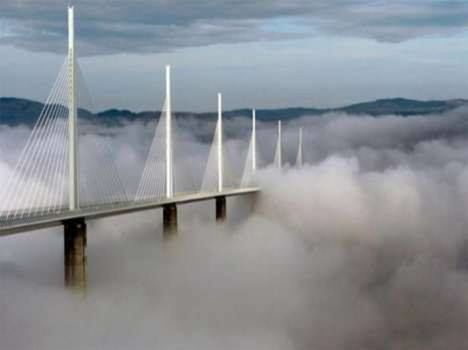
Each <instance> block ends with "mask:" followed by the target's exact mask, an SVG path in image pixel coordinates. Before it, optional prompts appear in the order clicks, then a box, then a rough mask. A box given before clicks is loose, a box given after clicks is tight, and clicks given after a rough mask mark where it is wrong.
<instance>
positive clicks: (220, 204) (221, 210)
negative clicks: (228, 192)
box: [216, 196, 226, 222]
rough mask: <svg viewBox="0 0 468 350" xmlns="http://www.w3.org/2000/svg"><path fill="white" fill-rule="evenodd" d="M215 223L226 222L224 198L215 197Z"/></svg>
mask: <svg viewBox="0 0 468 350" xmlns="http://www.w3.org/2000/svg"><path fill="white" fill-rule="evenodd" d="M216 221H217V222H224V221H226V197H224V196H221V197H216Z"/></svg>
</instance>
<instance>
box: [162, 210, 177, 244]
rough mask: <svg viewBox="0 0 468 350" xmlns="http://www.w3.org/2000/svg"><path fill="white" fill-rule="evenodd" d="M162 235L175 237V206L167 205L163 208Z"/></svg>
mask: <svg viewBox="0 0 468 350" xmlns="http://www.w3.org/2000/svg"><path fill="white" fill-rule="evenodd" d="M163 235H164V238H171V237H173V236H175V235H177V206H176V205H175V204H167V205H165V206H164V207H163Z"/></svg>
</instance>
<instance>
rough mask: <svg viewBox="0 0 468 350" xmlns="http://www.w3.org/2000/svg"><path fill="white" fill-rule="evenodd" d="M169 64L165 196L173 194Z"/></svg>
mask: <svg viewBox="0 0 468 350" xmlns="http://www.w3.org/2000/svg"><path fill="white" fill-rule="evenodd" d="M171 103H172V102H171V66H169V65H168V66H166V197H167V198H172V197H173V196H174V181H173V180H174V174H173V151H172V147H173V143H172V106H171Z"/></svg>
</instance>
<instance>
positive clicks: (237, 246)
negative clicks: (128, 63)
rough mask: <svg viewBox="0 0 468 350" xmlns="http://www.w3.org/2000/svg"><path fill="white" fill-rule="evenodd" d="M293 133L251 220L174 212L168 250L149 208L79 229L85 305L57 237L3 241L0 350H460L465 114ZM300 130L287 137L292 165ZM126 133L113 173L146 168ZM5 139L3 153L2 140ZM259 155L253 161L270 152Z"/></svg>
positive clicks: (335, 123) (234, 212) (467, 315)
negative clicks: (298, 156) (300, 145)
mask: <svg viewBox="0 0 468 350" xmlns="http://www.w3.org/2000/svg"><path fill="white" fill-rule="evenodd" d="M300 123H301V125H303V126H304V127H305V128H306V132H307V138H306V145H305V153H306V160H307V161H308V164H307V165H306V166H305V167H304V168H302V169H295V168H294V167H293V166H290V167H288V166H287V167H286V169H285V170H284V171H283V172H281V173H279V172H278V171H277V170H276V169H273V168H266V169H263V170H261V171H260V173H259V179H258V181H259V182H260V185H261V187H262V194H261V196H260V197H259V198H258V200H257V201H256V203H255V212H254V213H253V215H249V208H250V205H251V204H252V203H251V202H250V201H249V200H248V199H245V198H244V199H238V200H230V201H229V209H228V210H229V216H230V217H231V219H230V221H229V222H228V224H226V225H225V226H216V225H215V224H214V223H213V222H212V221H213V219H212V216H213V214H214V213H213V211H214V208H213V206H214V204H213V203H205V204H202V205H189V206H187V207H182V208H181V213H180V217H181V220H182V223H181V232H180V236H179V237H178V238H177V239H175V240H172V241H170V242H163V241H162V239H161V233H160V219H159V218H160V216H161V213H160V212H157V211H155V212H148V213H141V214H135V215H132V216H125V217H119V218H115V219H109V220H102V221H96V222H92V223H90V226H89V256H88V261H89V274H90V276H89V277H90V281H89V285H90V288H89V291H88V295H87V298H86V299H84V300H79V298H76V297H75V296H73V295H70V294H69V293H67V292H66V291H64V290H63V288H62V270H61V269H62V259H63V258H62V237H61V235H60V234H59V231H56V232H43V233H31V234H27V235H21V236H15V237H9V238H4V239H2V240H1V241H0V324H1V325H2V327H0V342H1V344H2V346H4V347H5V348H8V349H25V348H31V347H35V348H44V349H45V348H47V349H55V348H63V347H67V348H69V349H83V348H99V349H128V348H135V349H150V348H174V349H198V348H205V349H217V348H220V347H223V348H226V349H238V348H245V349H311V348H312V349H323V350H338V349H356V350H358V349H389V348H392V349H425V350H426V349H430V350H436V349H437V350H438V349H447V348H461V347H463V346H464V344H465V343H466V342H467V341H468V337H467V336H466V329H467V327H468V245H467V242H466V241H467V237H466V232H467V231H468V219H467V215H466V213H468V143H467V142H466V141H465V139H466V137H467V136H468V135H467V134H468V127H467V125H466V122H465V117H464V112H463V111H457V112H455V113H451V114H447V115H444V116H433V117H412V118H401V117H396V116H388V117H384V118H371V117H364V116H361V117H358V116H346V115H330V116H327V117H322V118H304V120H302V121H300ZM298 125H299V122H297V123H296V122H292V123H290V124H288V125H287V126H286V128H285V142H286V145H285V148H286V155H287V160H288V161H289V162H290V163H293V160H294V156H295V149H296V147H297V145H296V141H295V140H294V136H295V135H296V131H297V128H296V127H297V126H298ZM232 127H233V128H234V125H233V126H232ZM126 128H128V129H125V130H124V129H122V130H117V131H115V132H114V133H112V136H110V137H111V138H110V140H111V141H110V142H112V143H113V145H114V146H113V147H112V149H113V150H114V151H115V154H117V156H116V159H117V161H116V162H117V164H118V166H119V167H120V168H121V169H128V172H131V171H130V170H131V169H132V168H131V167H130V166H128V165H127V164H129V163H128V162H130V161H131V159H134V163H130V164H134V165H135V166H136V165H138V166H140V167H141V166H142V164H141V162H142V160H141V159H143V158H144V157H143V156H141V155H140V152H139V151H135V150H136V149H145V145H142V143H144V142H143V141H141V140H144V137H140V136H141V135H142V134H140V132H141V131H142V130H144V128H143V129H141V130H140V129H139V126H138V125H131V126H127V127H126ZM129 130H133V131H132V132H128V131H129ZM262 130H263V131H261V132H260V133H259V135H262V134H263V135H264V136H265V137H264V138H263V140H270V139H271V138H273V139H274V135H275V129H274V126H264V127H263V129H262ZM11 132H18V133H20V132H21V130H13V131H11ZM11 132H10V133H11ZM3 134H5V133H3ZM125 135H133V136H129V137H128V138H127V136H125ZM139 135H140V136H139ZM266 136H270V138H267V137H266ZM130 139H131V140H132V142H133V141H135V143H130V142H129V140H130ZM0 140H3V141H2V146H1V147H0V149H2V150H5V145H7V144H8V142H7V141H5V138H0ZM230 142H231V144H235V145H237V146H236V147H238V148H237V149H239V150H240V149H241V148H242V147H243V146H242V147H241V146H240V145H241V144H242V142H240V141H239V140H231V141H230ZM262 142H263V144H262V147H260V148H261V149H264V150H265V149H266V150H267V149H270V147H265V146H264V141H259V143H262ZM198 147H201V148H200V149H204V150H205V151H206V146H204V145H201V144H199V145H198ZM244 148H245V147H244ZM194 149H197V148H194ZM197 150H198V149H197ZM234 153H235V152H234ZM196 154H197V152H194V157H195V155H196ZM128 155H130V156H128ZM136 155H138V156H136ZM240 158H242V157H240V156H239V159H240ZM264 158H265V159H266V158H267V156H265V157H264ZM235 162H236V161H234V163H235ZM8 164H9V161H8V160H7V161H6V162H5V163H4V164H3V166H4V167H8ZM234 165H236V166H237V165H239V164H237V163H235V164H234ZM239 166H240V165H239ZM124 176H125V175H124ZM128 176H129V178H130V177H131V176H130V175H128Z"/></svg>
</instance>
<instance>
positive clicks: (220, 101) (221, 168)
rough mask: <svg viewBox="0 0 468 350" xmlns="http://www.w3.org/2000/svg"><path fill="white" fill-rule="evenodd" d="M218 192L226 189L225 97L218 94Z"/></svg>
mask: <svg viewBox="0 0 468 350" xmlns="http://www.w3.org/2000/svg"><path fill="white" fill-rule="evenodd" d="M217 142H218V192H222V191H223V188H224V183H223V181H224V178H223V177H224V160H223V95H222V94H220V93H218V140H217Z"/></svg>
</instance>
